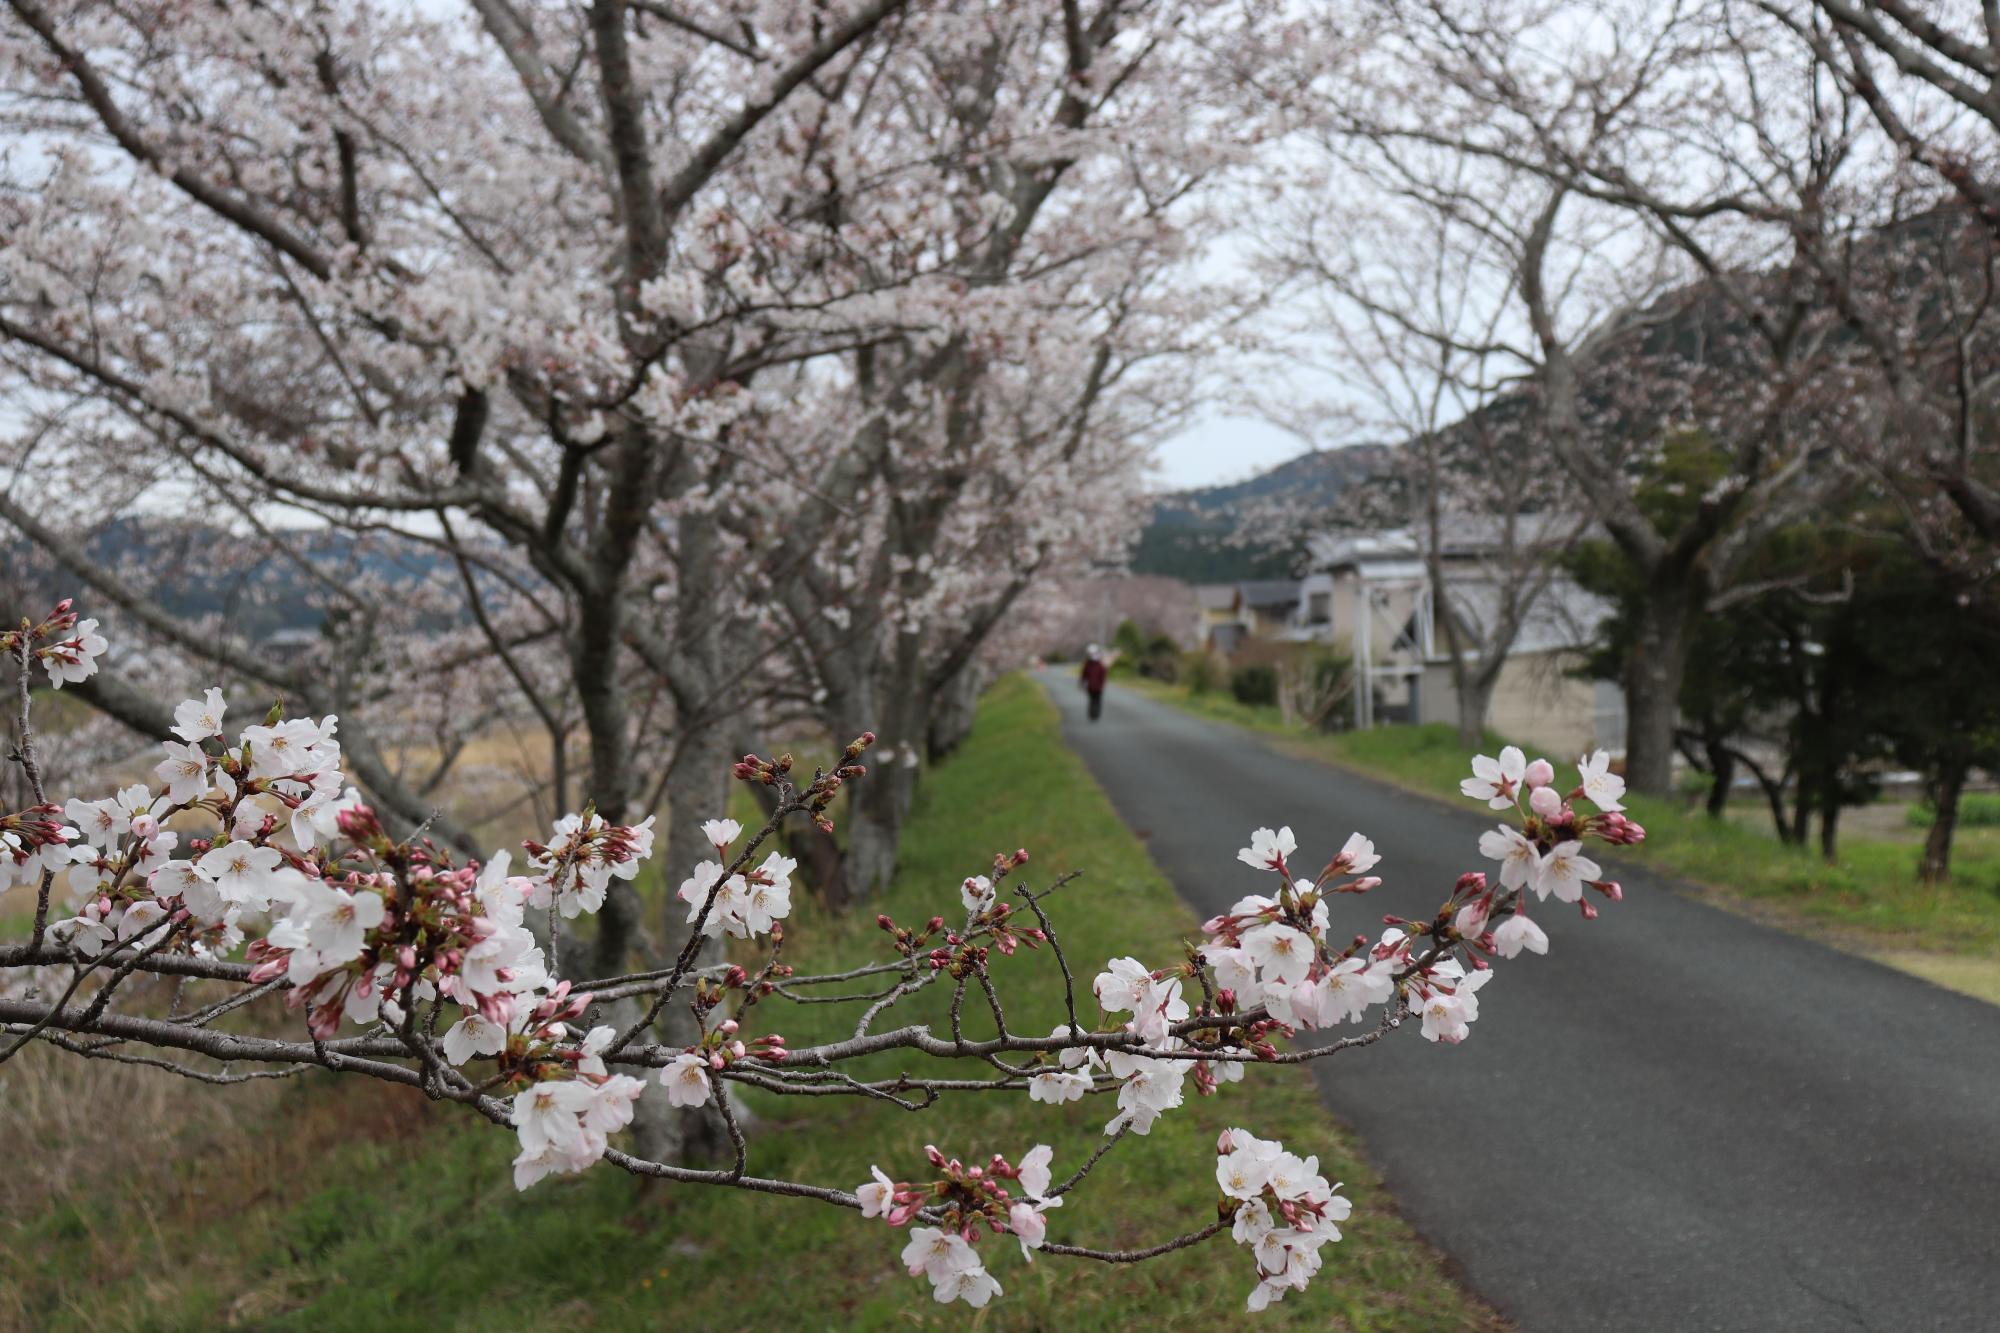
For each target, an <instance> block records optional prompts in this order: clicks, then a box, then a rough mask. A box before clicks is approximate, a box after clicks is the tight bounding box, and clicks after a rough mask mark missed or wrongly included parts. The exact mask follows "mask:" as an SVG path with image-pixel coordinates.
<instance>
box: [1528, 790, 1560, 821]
mask: <svg viewBox="0 0 2000 1333" xmlns="http://www.w3.org/2000/svg"><path fill="white" fill-rule="evenodd" d="M1528 808H1529V809H1530V810H1533V811H1534V812H1535V813H1536V814H1538V815H1540V816H1541V817H1542V818H1543V819H1554V818H1555V817H1556V814H1557V812H1558V811H1560V810H1561V809H1562V808H1563V803H1562V797H1560V796H1558V795H1556V789H1555V788H1554V787H1549V786H1540V787H1537V788H1535V789H1534V791H1532V792H1530V793H1529V794H1528Z"/></svg>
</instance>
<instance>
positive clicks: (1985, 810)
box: [1903, 791, 2000, 829]
mask: <svg viewBox="0 0 2000 1333" xmlns="http://www.w3.org/2000/svg"><path fill="white" fill-rule="evenodd" d="M1903 817H1904V819H1905V821H1906V822H1907V823H1908V824H1909V826H1910V827H1911V828H1923V829H1927V828H1929V827H1930V826H1931V825H1932V824H1935V823H1937V807H1935V806H1933V805H1932V804H1931V803H1930V802H1929V801H1916V802H1913V803H1912V804H1911V805H1910V806H1909V808H1908V809H1906V810H1905V811H1904V812H1903ZM1958 826H1959V828H1961V829H1968V828H2000V792H1979V791H1975V792H1967V793H1966V794H1965V795H1963V796H1961V797H1959V798H1958Z"/></svg>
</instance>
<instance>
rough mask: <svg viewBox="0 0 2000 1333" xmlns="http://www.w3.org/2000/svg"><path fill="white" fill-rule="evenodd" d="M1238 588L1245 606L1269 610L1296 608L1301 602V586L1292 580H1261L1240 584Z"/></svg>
mask: <svg viewBox="0 0 2000 1333" xmlns="http://www.w3.org/2000/svg"><path fill="white" fill-rule="evenodd" d="M1236 586H1237V588H1238V589H1239V590H1240V591H1241V592H1242V594H1243V605H1245V606H1251V607H1257V608H1260V609H1261V608H1267V607H1273V608H1274V607H1281V606H1296V605H1297V604H1298V600H1299V585H1298V584H1297V582H1295V581H1293V580H1290V579H1260V580H1252V581H1251V582H1248V583H1239V584H1237V585H1236Z"/></svg>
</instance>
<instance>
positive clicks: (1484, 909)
mask: <svg viewBox="0 0 2000 1333" xmlns="http://www.w3.org/2000/svg"><path fill="white" fill-rule="evenodd" d="M1492 908H1493V902H1492V900H1491V899H1490V898H1474V899H1473V900H1472V901H1471V902H1469V903H1467V904H1466V905H1465V906H1463V907H1461V908H1459V909H1458V915H1457V916H1456V917H1455V918H1453V920H1452V923H1451V924H1452V929H1454V930H1456V931H1457V932H1458V933H1459V936H1460V937H1461V938H1462V939H1468V940H1476V939H1478V938H1479V937H1480V935H1481V934H1482V933H1484V932H1485V930H1486V915H1487V913H1488V912H1490V911H1491V910H1492Z"/></svg>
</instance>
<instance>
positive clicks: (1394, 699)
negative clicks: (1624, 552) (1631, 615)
mask: <svg viewBox="0 0 2000 1333" xmlns="http://www.w3.org/2000/svg"><path fill="white" fill-rule="evenodd" d="M1535 521H1536V520H1535V519H1533V518H1532V516H1530V517H1526V518H1523V519H1520V520H1517V524H1520V523H1526V524H1529V525H1532V524H1534V523H1535ZM1453 528H1454V533H1455V536H1454V544H1453V545H1452V546H1451V547H1450V548H1448V549H1447V550H1446V551H1445V552H1444V554H1443V561H1442V563H1443V566H1444V581H1445V584H1446V588H1447V595H1448V600H1449V601H1450V603H1451V605H1452V606H1453V607H1455V608H1456V609H1457V613H1458V619H1459V627H1460V629H1461V631H1462V634H1463V636H1464V637H1465V638H1466V639H1467V640H1469V641H1470V642H1471V643H1472V644H1475V645H1476V644H1477V643H1478V642H1479V641H1480V640H1481V638H1482V636H1483V635H1484V633H1485V632H1486V631H1487V629H1488V627H1489V626H1491V625H1492V624H1493V623H1494V621H1495V620H1496V619H1497V618H1498V609H1499V605H1500V597H1501V585H1500V583H1499V581H1498V577H1497V574H1496V572H1495V570H1494V567H1493V556H1494V554H1495V552H1496V550H1497V549H1498V547H1499V530H1498V525H1497V524H1496V523H1495V522H1493V521H1491V520H1486V521H1479V520H1474V521H1470V522H1466V521H1461V522H1459V523H1455V524H1454V525H1453ZM1516 536H1517V540H1524V541H1532V540H1535V539H1536V538H1537V537H1538V536H1539V534H1537V533H1535V532H1533V531H1532V530H1530V531H1529V532H1527V533H1526V534H1523V533H1521V531H1520V529H1519V527H1518V526H1517V530H1516ZM1308 549H1309V551H1310V553H1311V566H1310V572H1309V573H1308V574H1307V575H1306V577H1305V578H1304V580H1302V581H1301V583H1300V584H1299V585H1298V595H1297V602H1296V606H1295V607H1294V610H1293V614H1292V616H1291V619H1290V621H1289V623H1287V624H1286V625H1285V626H1283V627H1282V628H1281V629H1280V630H1279V631H1278V634H1277V636H1276V637H1281V638H1285V639H1289V640H1292V641H1295V642H1300V643H1321V644H1325V645H1327V646H1328V647H1330V648H1333V649H1335V650H1336V651H1338V652H1341V653H1344V654H1346V655H1348V656H1350V657H1352V658H1353V659H1354V661H1355V669H1356V671H1357V672H1359V673H1360V676H1361V683H1362V685H1363V686H1364V688H1360V689H1357V690H1356V691H1355V697H1354V725H1356V726H1357V727H1371V726H1378V725H1381V724H1384V723H1396V722H1446V723H1451V724H1454V725H1455V724H1456V723H1457V721H1458V698H1457V694H1456V691H1455V690H1454V689H1453V687H1452V675H1451V661H1450V658H1449V656H1448V655H1447V647H1446V639H1445V636H1444V634H1443V633H1442V632H1441V630H1440V628H1439V626H1438V624H1437V608H1436V606H1435V601H1436V597H1435V590H1434V589H1433V588H1432V586H1431V580H1430V577H1429V574H1428V572H1427V570H1426V568H1425V564H1424V559H1423V553H1422V550H1421V548H1420V547H1419V546H1418V544H1417V542H1416V539H1415V537H1414V536H1413V534H1411V533H1410V532H1409V531H1407V530H1405V529H1383V530H1378V531H1366V532H1344V533H1334V534H1328V535H1325V536H1322V537H1319V538H1315V539H1313V541H1312V542H1311V543H1309V548H1308ZM1609 611H1610V607H1609V605H1608V604H1607V603H1605V602H1604V601H1603V600H1602V599H1600V598H1598V597H1595V596H1593V595H1592V594H1590V593H1587V592H1585V591H1584V590H1583V589H1582V588H1579V587H1578V586H1577V585H1576V584H1575V583H1573V582H1571V581H1570V580H1568V579H1566V578H1563V577H1562V576H1560V575H1557V576H1556V577H1555V578H1553V579H1552V580H1551V581H1550V583H1549V586H1548V587H1547V589H1546V590H1545V591H1544V592H1543V593H1542V594H1541V596H1540V597H1539V598H1537V599H1536V601H1535V604H1534V605H1533V606H1532V607H1531V609H1530V611H1529V613H1528V616H1527V618H1526V620H1525V621H1524V623H1523V625H1522V627H1521V630H1520V633H1519V634H1518V635H1517V636H1516V637H1515V640H1514V643H1513V646H1512V648H1511V650H1510V651H1509V653H1508V658H1507V662H1506V664H1505V666H1503V667H1502V668H1501V672H1500V678H1499V680H1498V681H1497V682H1496V684H1495V686H1494V689H1493V695H1492V699H1491V702H1490V704H1489V707H1488V712H1487V725H1488V726H1490V727H1492V728H1493V729H1494V730H1496V731H1498V732H1500V733H1501V734H1502V735H1506V736H1510V737H1513V738H1514V739H1517V740H1520V741H1522V742H1524V743H1530V742H1532V743H1533V744H1535V745H1538V746H1541V747H1543V748H1545V749H1547V750H1548V751H1549V752H1550V753H1551V754H1553V755H1558V756H1563V757H1568V756H1571V755H1574V754H1580V753H1582V752H1583V751H1584V750H1585V749H1589V748H1595V747H1598V746H1602V747H1603V748H1605V749H1608V750H1612V751H1614V752H1615V751H1619V750H1622V749H1623V748H1624V744H1625V712H1624V699H1623V695H1622V694H1621V693H1620V692H1619V691H1618V690H1617V688H1616V687H1615V686H1613V685H1611V684H1610V683H1609V682H1600V681H1591V680H1585V679H1578V678H1576V676H1575V675H1573V674H1572V673H1574V672H1575V671H1576V670H1577V669H1578V668H1579V667H1580V666H1581V665H1582V661H1583V656H1584V653H1585V652H1586V651H1587V650H1588V648H1589V647H1590V646H1591V645H1592V644H1593V643H1594V642H1595V641H1596V639H1597V635H1598V630H1599V627H1600V626H1601V625H1602V623H1603V621H1604V618H1605V616H1606V615H1607V614H1608V613H1609Z"/></svg>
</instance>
